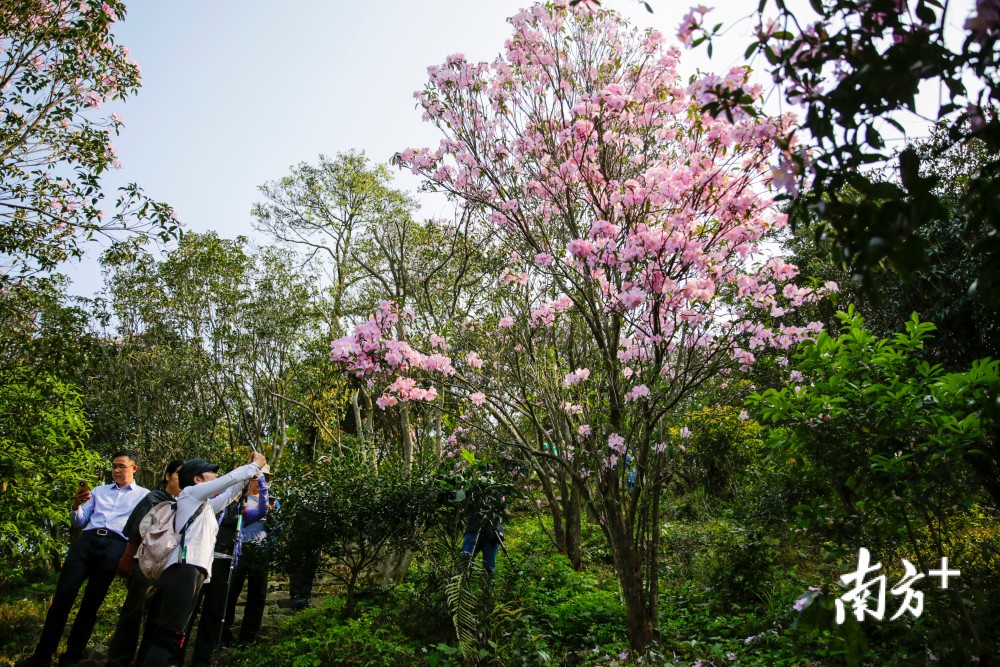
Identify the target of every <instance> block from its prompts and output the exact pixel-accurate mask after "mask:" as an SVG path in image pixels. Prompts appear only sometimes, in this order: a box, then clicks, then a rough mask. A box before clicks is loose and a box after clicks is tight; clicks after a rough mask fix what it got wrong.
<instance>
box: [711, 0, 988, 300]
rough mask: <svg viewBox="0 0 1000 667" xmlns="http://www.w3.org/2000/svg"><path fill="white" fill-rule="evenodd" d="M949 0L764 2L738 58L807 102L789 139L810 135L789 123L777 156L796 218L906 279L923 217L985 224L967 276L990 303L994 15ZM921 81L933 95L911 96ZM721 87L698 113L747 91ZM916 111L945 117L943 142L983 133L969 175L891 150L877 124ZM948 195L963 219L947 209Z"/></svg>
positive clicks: (864, 261)
mask: <svg viewBox="0 0 1000 667" xmlns="http://www.w3.org/2000/svg"><path fill="white" fill-rule="evenodd" d="M949 4H950V3H947V2H944V3H941V2H937V1H936V0H929V1H928V0H921V1H919V2H917V3H915V4H914V6H913V7H911V8H909V9H908V11H899V8H898V6H897V5H894V4H893V3H892V2H889V1H888V0H886V1H882V0H877V1H875V2H870V3H867V2H866V3H858V2H854V0H823V1H820V0H813V1H811V2H810V3H809V7H806V6H804V5H803V6H794V7H793V6H791V5H790V4H788V3H786V2H784V1H783V0H775V2H769V0H760V2H759V4H758V6H757V8H756V10H755V11H754V12H753V14H752V15H753V17H754V19H756V21H757V22H758V26H757V29H756V31H755V38H754V39H753V41H752V42H751V43H750V45H749V47H748V48H747V50H746V56H747V57H748V58H750V57H751V56H754V57H755V58H763V59H764V60H766V64H765V65H764V70H765V71H767V72H768V73H770V74H771V76H772V78H773V80H774V82H775V84H776V88H777V89H778V90H779V92H780V93H781V96H782V97H783V98H784V99H785V100H787V101H788V102H789V103H790V104H792V105H793V106H801V107H804V109H805V112H804V114H803V115H802V119H801V121H799V122H798V127H797V128H795V129H797V130H798V132H797V133H796V134H795V135H794V136H795V137H796V139H798V140H799V141H802V139H801V137H802V136H803V135H807V136H808V139H807V141H808V143H807V145H805V146H803V147H802V148H801V149H796V147H795V141H794V140H793V139H792V136H793V135H791V134H790V135H789V139H788V142H787V146H786V148H787V149H788V152H789V154H788V155H787V156H786V157H785V158H784V159H783V160H782V164H781V167H780V168H781V169H783V170H786V171H787V173H788V174H789V175H792V178H793V180H795V181H797V182H798V183H801V184H803V185H804V184H806V183H808V185H809V189H808V190H803V191H802V192H798V191H797V190H796V189H795V188H794V187H789V188H788V189H789V194H790V198H791V200H792V201H791V206H790V207H789V213H790V218H791V220H792V221H793V224H795V223H796V222H808V221H809V220H811V219H813V218H815V217H819V218H821V219H823V220H824V221H827V222H828V223H829V225H828V226H827V227H826V228H825V229H824V230H823V232H822V233H823V234H829V235H830V236H832V237H833V238H834V239H835V240H836V246H837V248H836V256H835V257H836V259H835V261H837V262H838V263H843V264H844V265H845V266H850V268H851V270H852V271H853V272H855V273H857V274H858V275H859V276H863V277H864V278H865V279H866V281H868V282H871V281H872V280H873V279H875V278H877V277H878V271H877V269H878V267H879V266H880V265H881V263H882V262H883V260H885V261H888V262H889V263H891V265H892V266H893V268H894V269H895V270H896V271H897V272H898V273H899V274H900V275H901V276H903V277H904V278H907V277H909V275H910V274H911V273H912V272H913V271H915V270H925V269H926V268H927V267H928V265H929V263H928V252H927V251H928V249H929V248H928V246H927V244H925V243H923V242H922V241H923V239H922V238H921V235H920V233H919V232H920V230H921V228H922V227H924V226H926V225H928V224H945V225H953V226H955V227H956V228H958V229H963V230H965V231H969V230H975V231H979V230H983V231H985V230H989V232H988V233H982V234H981V235H978V234H977V236H978V238H977V243H976V250H975V253H976V254H977V255H980V256H981V257H983V258H984V261H983V263H982V264H981V265H980V266H979V269H978V271H977V272H976V278H977V282H974V283H973V284H972V287H974V288H976V289H978V290H980V291H982V292H983V293H984V296H986V297H987V299H988V300H990V301H992V303H994V304H996V303H998V302H1000V290H998V287H1000V283H998V282H997V281H998V273H997V271H996V270H995V269H996V265H997V259H998V257H1000V235H998V234H997V230H998V229H1000V208H998V207H997V205H996V197H997V193H998V191H1000V187H998V185H1000V181H998V175H1000V159H998V158H997V155H998V151H997V149H998V147H1000V117H998V114H997V111H996V108H997V107H996V105H997V104H998V102H1000V94H998V93H1000V87H998V85H997V75H998V70H997V58H996V52H997V39H998V32H997V30H996V13H995V10H994V8H993V6H991V5H989V4H988V3H986V2H977V3H975V7H974V8H973V9H972V10H971V14H966V16H965V17H962V16H960V15H956V11H958V8H956V7H954V6H952V7H949ZM810 8H811V9H810ZM966 11H968V9H966ZM963 18H966V19H967V20H966V21H965V22H964V23H962V19H963ZM958 25H961V26H962V28H958V27H957V26H958ZM765 26H766V27H765ZM720 27H721V25H720V26H716V27H715V28H713V29H712V30H711V31H709V30H708V29H707V28H701V32H703V33H704V35H703V36H701V37H699V39H708V40H709V44H711V41H710V38H711V37H714V36H716V35H719V34H720V32H719V28H720ZM956 30H958V31H959V32H958V34H960V35H961V38H959V39H956V37H955V31H956ZM831 63H837V66H836V67H831V65H830V64H831ZM927 86H930V87H934V88H935V89H937V90H939V91H940V95H939V96H936V97H932V98H924V97H923V96H920V95H918V94H917V93H918V91H919V90H920V89H921V88H923V87H927ZM715 92H716V95H713V96H712V98H710V99H711V100H712V101H710V102H709V103H708V104H706V106H705V110H706V111H708V112H709V113H712V114H714V115H716V116H718V115H721V114H731V113H733V111H735V110H736V108H737V106H738V105H739V100H740V98H741V96H743V95H745V94H746V93H747V92H748V91H747V90H745V89H744V87H739V86H737V87H732V86H729V85H725V84H722V85H719V86H718V87H717V90H716V91H715ZM935 102H936V103H935ZM751 111H752V109H751ZM910 114H916V115H918V116H920V117H924V118H933V119H935V120H936V121H938V122H939V123H941V124H942V125H943V126H945V127H946V128H947V134H946V141H945V142H943V143H944V144H945V147H951V146H957V145H963V144H968V143H971V142H973V141H981V142H982V143H983V145H984V146H985V153H986V155H985V158H984V160H983V161H982V163H981V167H980V168H979V169H976V170H975V171H974V172H971V173H969V174H968V176H969V178H968V180H967V181H966V182H965V183H961V184H955V183H954V182H952V181H949V180H948V179H947V178H945V175H944V174H941V173H938V172H935V171H934V170H928V169H926V168H924V164H923V163H924V162H925V161H926V159H927V157H928V156H927V155H922V154H920V153H919V152H918V151H916V150H914V149H913V148H912V147H908V148H906V149H904V150H902V151H897V150H896V149H895V148H894V147H893V146H892V144H891V142H888V141H887V140H886V137H884V136H883V133H884V132H886V131H890V132H895V131H898V132H900V133H905V132H906V130H904V126H903V124H902V123H903V122H906V120H908V119H909V118H908V117H909V116H910ZM945 149H946V148H944V149H942V152H943V150H945ZM879 167H882V168H884V169H891V170H893V171H895V172H896V174H897V176H896V178H894V179H892V180H891V181H889V180H886V179H884V178H882V176H881V175H880V174H879V171H880V169H879ZM955 185H958V186H959V187H955ZM943 190H951V193H950V194H942V191H943ZM955 204H957V206H955V207H954V208H957V210H959V211H962V214H963V216H962V218H957V217H955V216H953V210H954V209H953V208H952V207H953V205H955ZM956 231H957V230H956ZM818 238H819V236H818V237H817V239H818Z"/></svg>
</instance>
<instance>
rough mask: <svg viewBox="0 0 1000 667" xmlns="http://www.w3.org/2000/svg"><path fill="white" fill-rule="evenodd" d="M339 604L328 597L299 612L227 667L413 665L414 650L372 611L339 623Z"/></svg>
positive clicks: (416, 662) (409, 642) (340, 617)
mask: <svg viewBox="0 0 1000 667" xmlns="http://www.w3.org/2000/svg"><path fill="white" fill-rule="evenodd" d="M343 607H344V601H343V600H342V599H339V598H328V599H327V600H326V601H325V602H324V603H323V604H321V605H320V606H318V607H315V608H313V609H308V610H306V611H303V612H300V613H298V614H296V615H295V616H293V617H291V618H290V619H289V620H287V621H286V622H285V623H283V624H282V625H281V626H280V627H279V628H277V630H276V631H275V633H274V634H275V638H274V639H271V640H269V641H267V642H262V643H261V644H260V645H258V646H255V647H253V648H251V649H247V650H245V651H242V652H239V653H237V654H236V655H234V656H232V657H231V658H230V659H229V660H228V661H227V664H230V665H247V666H253V667H256V666H260V667H265V666H267V665H273V666H274V667H323V666H325V665H385V666H386V667H391V666H395V665H418V664H421V663H420V661H419V659H418V657H417V654H418V649H417V648H416V646H415V645H414V644H413V643H412V642H411V641H409V640H408V639H407V638H406V637H405V636H403V635H402V634H400V633H399V632H398V631H397V630H394V629H392V628H391V627H387V626H386V625H385V624H384V623H382V622H381V620H382V619H381V618H380V617H379V616H378V610H377V609H372V608H369V607H364V608H362V610H361V612H360V614H359V616H358V618H344V614H343V612H344V608H343Z"/></svg>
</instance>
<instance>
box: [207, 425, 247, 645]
mask: <svg viewBox="0 0 1000 667" xmlns="http://www.w3.org/2000/svg"><path fill="white" fill-rule="evenodd" d="M251 446H252V445H251ZM254 451H255V452H256V451H257V450H256V449H255V450H254ZM249 490H250V482H247V485H246V486H244V487H243V493H241V494H240V500H239V502H238V503H237V505H236V540H235V541H234V542H233V557H232V558H230V559H229V573H228V574H227V575H226V595H225V597H224V598H223V600H225V604H223V605H222V618H221V619H220V621H219V636H218V637H216V638H215V647H214V648H213V649H212V662H213V663H214V662H215V661H216V660H218V658H219V651H221V650H222V634H223V632H225V630H226V615H227V614H228V613H229V589H230V587H231V586H232V585H233V570H235V569H236V555H237V554H238V553H239V552H240V546H241V545H242V544H243V507H244V505H245V504H246V499H247V491H249ZM234 619H235V616H234Z"/></svg>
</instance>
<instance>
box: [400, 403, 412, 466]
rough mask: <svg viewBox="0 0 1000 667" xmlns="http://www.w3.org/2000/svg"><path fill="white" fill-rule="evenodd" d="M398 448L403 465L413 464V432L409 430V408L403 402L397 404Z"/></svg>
mask: <svg viewBox="0 0 1000 667" xmlns="http://www.w3.org/2000/svg"><path fill="white" fill-rule="evenodd" d="M399 450H400V454H401V455H402V457H403V466H404V467H406V468H407V469H409V467H410V466H411V465H413V434H412V433H411V432H410V408H409V406H407V405H406V404H405V403H403V404H402V405H400V406H399Z"/></svg>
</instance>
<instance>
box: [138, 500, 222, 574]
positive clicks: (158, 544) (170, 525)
mask: <svg viewBox="0 0 1000 667" xmlns="http://www.w3.org/2000/svg"><path fill="white" fill-rule="evenodd" d="M207 504H208V501H206V502H204V503H202V505H201V507H199V508H198V509H197V510H195V512H194V514H192V515H191V518H190V519H188V520H187V522H186V523H185V524H184V527H183V528H181V529H180V531H179V532H178V531H176V530H175V529H174V519H175V518H176V517H177V503H176V502H173V501H170V500H166V501H164V502H162V503H160V504H159V505H157V506H156V507H154V508H153V509H151V510H149V512H148V513H147V514H146V516H144V517H143V518H142V521H141V522H140V523H139V534H140V535H142V544H140V545H139V550H138V551H137V552H136V554H135V555H136V558H138V559H139V569H141V570H142V573H143V574H144V575H145V576H146V578H147V579H149V580H150V581H153V582H155V581H157V580H159V578H160V575H161V574H163V571H164V570H166V569H167V567H169V566H170V565H172V563H169V562H168V561H169V560H170V554H172V553H173V552H174V549H176V548H177V546H178V545H180V547H181V560H180V562H182V563H183V562H184V534H185V533H186V532H187V529H188V528H189V527H190V526H191V523H192V522H194V520H195V519H196V518H198V515H199V514H201V513H202V511H203V510H204V509H205V506H206V505H207Z"/></svg>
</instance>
